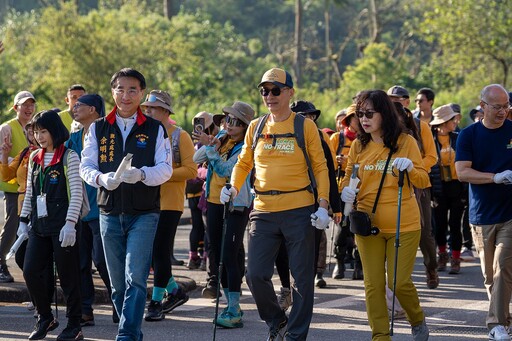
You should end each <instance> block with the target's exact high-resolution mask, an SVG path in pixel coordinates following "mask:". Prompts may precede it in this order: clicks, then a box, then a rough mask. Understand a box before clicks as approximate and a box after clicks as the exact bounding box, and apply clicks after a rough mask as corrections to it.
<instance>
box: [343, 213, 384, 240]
mask: <svg viewBox="0 0 512 341" xmlns="http://www.w3.org/2000/svg"><path fill="white" fill-rule="evenodd" d="M348 219H349V220H350V232H352V233H354V234H358V235H360V236H363V237H367V236H371V235H374V236H375V235H377V234H379V232H380V230H379V228H378V227H375V226H372V220H371V219H370V215H369V214H368V213H366V212H362V211H355V210H353V211H351V212H350V214H349V215H348Z"/></svg>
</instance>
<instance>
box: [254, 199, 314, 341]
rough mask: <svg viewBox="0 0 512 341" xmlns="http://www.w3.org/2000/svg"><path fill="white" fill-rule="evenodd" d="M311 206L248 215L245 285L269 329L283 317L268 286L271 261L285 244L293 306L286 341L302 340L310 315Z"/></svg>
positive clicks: (271, 269)
mask: <svg viewBox="0 0 512 341" xmlns="http://www.w3.org/2000/svg"><path fill="white" fill-rule="evenodd" d="M313 212H314V206H308V207H302V208H297V209H293V210H288V211H282V212H261V211H256V210H254V211H252V213H251V215H250V221H251V225H250V233H249V250H248V257H247V258H248V261H247V262H248V264H247V274H246V279H247V284H248V285H249V288H250V289H251V292H252V295H253V297H254V300H255V301H256V306H257V307H258V312H259V314H260V317H261V319H262V320H264V321H265V322H266V323H267V325H268V326H269V327H277V325H279V323H280V322H282V321H283V320H284V318H285V314H284V312H283V311H282V310H281V308H280V307H279V304H278V303H277V297H276V294H275V291H274V286H273V284H272V275H273V274H274V262H275V259H276V257H277V253H278V251H279V246H280V245H281V240H284V241H285V245H286V249H287V251H288V257H289V264H290V271H291V274H292V277H293V278H294V280H295V283H294V285H293V286H292V287H293V305H292V309H291V311H290V316H289V320H288V334H287V336H286V340H306V338H307V335H308V331H309V324H310V323H311V318H312V315H313V299H314V270H315V264H314V262H315V228H314V227H313V226H312V225H311V218H310V215H311V213H313Z"/></svg>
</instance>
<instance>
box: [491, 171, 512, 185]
mask: <svg viewBox="0 0 512 341" xmlns="http://www.w3.org/2000/svg"><path fill="white" fill-rule="evenodd" d="M493 180H494V183H497V184H505V185H509V184H511V183H512V170H506V171H504V172H501V173H496V174H494V178H493Z"/></svg>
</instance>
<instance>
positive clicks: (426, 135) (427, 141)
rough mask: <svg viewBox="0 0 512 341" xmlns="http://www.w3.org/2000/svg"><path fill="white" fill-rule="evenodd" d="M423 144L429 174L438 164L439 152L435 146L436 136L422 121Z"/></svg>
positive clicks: (425, 163) (424, 161) (424, 162)
mask: <svg viewBox="0 0 512 341" xmlns="http://www.w3.org/2000/svg"><path fill="white" fill-rule="evenodd" d="M420 125H421V143H422V145H423V164H424V165H425V169H426V170H427V172H428V173H430V168H432V166H433V165H435V164H436V163H437V151H436V145H435V144H434V136H433V135H432V130H431V129H430V126H429V124H428V123H427V122H424V121H420ZM427 187H428V186H427Z"/></svg>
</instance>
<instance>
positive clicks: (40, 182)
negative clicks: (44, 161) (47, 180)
mask: <svg viewBox="0 0 512 341" xmlns="http://www.w3.org/2000/svg"><path fill="white" fill-rule="evenodd" d="M40 167H41V170H40V171H39V190H40V192H41V193H43V183H44V177H45V176H46V173H48V171H49V170H50V167H46V169H45V170H44V171H43V166H40Z"/></svg>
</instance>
